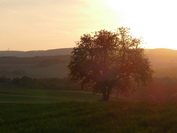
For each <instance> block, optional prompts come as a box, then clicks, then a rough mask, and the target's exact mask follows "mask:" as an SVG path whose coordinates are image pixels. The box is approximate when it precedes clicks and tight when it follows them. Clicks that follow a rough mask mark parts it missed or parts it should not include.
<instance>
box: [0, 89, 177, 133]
mask: <svg viewBox="0 0 177 133" xmlns="http://www.w3.org/2000/svg"><path fill="white" fill-rule="evenodd" d="M98 99H100V95H93V94H92V93H86V92H76V91H64V90H63V91H61V90H60V91H57V90H31V89H20V88H19V89H18V88H16V89H13V88H11V89H0V133H55V132H58V133H130V132H131V133H174V132H176V131H177V127H176V124H177V103H167V102H166V103H150V102H149V103H148V102H144V103H142V102H133V101H123V100H121V101H118V100H117V101H111V102H108V103H105V102H100V101H98Z"/></svg>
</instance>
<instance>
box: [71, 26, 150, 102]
mask: <svg viewBox="0 0 177 133" xmlns="http://www.w3.org/2000/svg"><path fill="white" fill-rule="evenodd" d="M140 43H141V40H140V39H136V38H133V37H132V36H131V35H130V33H129V29H128V28H119V29H118V30H117V32H110V31H106V30H101V31H98V32H95V34H94V35H91V34H84V35H83V36H81V38H80V41H79V42H77V47H76V48H74V50H73V52H72V55H71V61H70V64H69V66H68V67H69V69H70V78H71V79H72V80H73V81H76V82H79V83H80V84H81V85H82V86H87V87H88V86H89V87H91V88H93V90H94V91H96V92H101V93H102V94H103V100H104V101H108V100H109V95H110V93H111V90H112V89H113V88H117V89H118V90H119V91H125V90H126V89H127V88H132V86H133V84H134V83H138V85H147V84H148V83H149V81H151V79H152V69H151V66H150V63H149V61H148V59H147V57H146V56H145V55H144V53H143V49H142V48H140V47H139V45H140Z"/></svg>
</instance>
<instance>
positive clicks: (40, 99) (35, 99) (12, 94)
mask: <svg viewBox="0 0 177 133" xmlns="http://www.w3.org/2000/svg"><path fill="white" fill-rule="evenodd" d="M100 97H101V96H100V95H97V94H93V93H91V92H82V91H69V90H40V89H39V90H38V89H22V88H20V89H19V88H16V89H13V88H11V89H0V103H56V102H72V101H75V102H84V101H85V102H93V101H98V100H99V99H100Z"/></svg>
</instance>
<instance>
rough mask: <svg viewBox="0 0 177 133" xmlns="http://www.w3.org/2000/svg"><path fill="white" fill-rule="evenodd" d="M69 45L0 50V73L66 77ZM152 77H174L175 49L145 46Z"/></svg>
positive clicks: (175, 68) (176, 66) (8, 75)
mask: <svg viewBox="0 0 177 133" xmlns="http://www.w3.org/2000/svg"><path fill="white" fill-rule="evenodd" d="M71 51H72V48H66V49H52V50H47V51H27V52H22V51H0V76H7V77H21V76H29V77H33V78H52V77H58V78H65V77H66V76H67V74H68V69H67V65H68V63H69V61H70V54H71ZM145 54H146V55H147V57H148V58H149V60H150V62H151V64H152V67H153V69H154V70H155V72H156V73H155V77H175V78H177V50H171V49H146V50H145Z"/></svg>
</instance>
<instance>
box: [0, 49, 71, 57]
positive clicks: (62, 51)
mask: <svg viewBox="0 0 177 133" xmlns="http://www.w3.org/2000/svg"><path fill="white" fill-rule="evenodd" d="M71 51H72V48H63V49H51V50H40V51H26V52H24V51H0V56H16V57H35V56H55V55H70V54H71Z"/></svg>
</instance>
